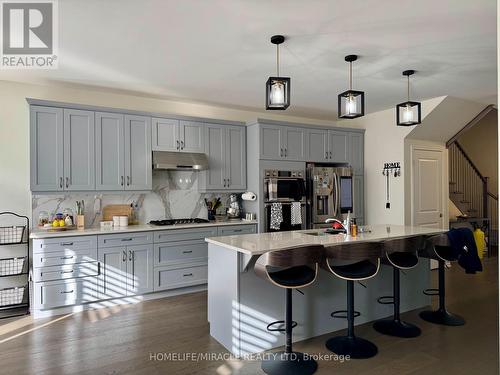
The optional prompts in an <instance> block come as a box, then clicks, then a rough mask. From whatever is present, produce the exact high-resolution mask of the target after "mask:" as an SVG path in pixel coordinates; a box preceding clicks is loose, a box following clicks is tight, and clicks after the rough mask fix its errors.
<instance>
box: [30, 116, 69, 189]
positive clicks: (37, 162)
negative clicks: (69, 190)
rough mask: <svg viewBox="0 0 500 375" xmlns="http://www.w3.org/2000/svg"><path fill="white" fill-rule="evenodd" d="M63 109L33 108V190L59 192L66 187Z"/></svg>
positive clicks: (31, 133) (31, 154)
mask: <svg viewBox="0 0 500 375" xmlns="http://www.w3.org/2000/svg"><path fill="white" fill-rule="evenodd" d="M63 145H64V137H63V110H62V109H60V108H52V107H40V106H31V109H30V164H31V168H30V172H31V178H30V188H31V190H32V191H59V190H63V188H64V185H63V184H64V181H63V179H64V176H63V175H64V161H63V157H64V147H63Z"/></svg>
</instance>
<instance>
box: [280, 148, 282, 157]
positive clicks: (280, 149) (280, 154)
mask: <svg viewBox="0 0 500 375" xmlns="http://www.w3.org/2000/svg"><path fill="white" fill-rule="evenodd" d="M280 157H283V149H280Z"/></svg>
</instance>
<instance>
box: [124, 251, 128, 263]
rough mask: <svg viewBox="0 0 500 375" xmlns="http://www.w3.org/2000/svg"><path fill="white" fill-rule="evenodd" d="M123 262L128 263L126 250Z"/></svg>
mask: <svg viewBox="0 0 500 375" xmlns="http://www.w3.org/2000/svg"><path fill="white" fill-rule="evenodd" d="M123 261H124V262H126V261H127V252H126V251H125V250H123Z"/></svg>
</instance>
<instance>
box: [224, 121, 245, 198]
mask: <svg viewBox="0 0 500 375" xmlns="http://www.w3.org/2000/svg"><path fill="white" fill-rule="evenodd" d="M225 128H226V129H225V132H226V145H225V149H226V188H228V189H230V190H245V189H246V187H247V160H246V133H245V128H244V127H241V126H226V127H225Z"/></svg>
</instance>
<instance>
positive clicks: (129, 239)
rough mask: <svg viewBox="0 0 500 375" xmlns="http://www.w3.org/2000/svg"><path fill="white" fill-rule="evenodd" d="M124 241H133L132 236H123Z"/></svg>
mask: <svg viewBox="0 0 500 375" xmlns="http://www.w3.org/2000/svg"><path fill="white" fill-rule="evenodd" d="M122 241H132V238H122Z"/></svg>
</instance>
